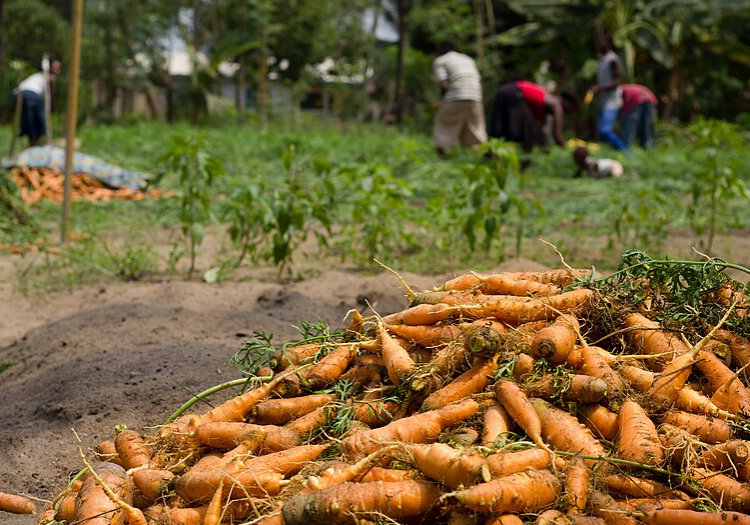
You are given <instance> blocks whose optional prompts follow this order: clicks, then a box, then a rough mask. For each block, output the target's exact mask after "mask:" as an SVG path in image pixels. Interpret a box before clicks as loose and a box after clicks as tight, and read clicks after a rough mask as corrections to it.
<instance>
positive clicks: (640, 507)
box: [618, 496, 695, 514]
mask: <svg viewBox="0 0 750 525" xmlns="http://www.w3.org/2000/svg"><path fill="white" fill-rule="evenodd" d="M618 503H620V504H621V505H624V506H626V507H627V508H628V509H631V510H633V511H638V512H639V513H643V512H647V511H648V510H654V509H657V508H659V509H683V510H693V509H694V508H695V507H694V505H693V501H692V500H684V499H669V498H662V497H660V496H657V497H655V498H628V499H626V500H619V501H618ZM634 514H635V513H634Z"/></svg>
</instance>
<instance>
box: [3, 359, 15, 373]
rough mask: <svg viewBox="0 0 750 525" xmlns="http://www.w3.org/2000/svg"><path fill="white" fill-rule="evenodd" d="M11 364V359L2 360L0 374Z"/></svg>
mask: <svg viewBox="0 0 750 525" xmlns="http://www.w3.org/2000/svg"><path fill="white" fill-rule="evenodd" d="M11 366H13V362H12V361H3V362H2V363H0V374H2V373H3V372H5V371H6V370H7V369H9V368H10V367H11Z"/></svg>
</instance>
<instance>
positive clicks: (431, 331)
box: [386, 324, 463, 347]
mask: <svg viewBox="0 0 750 525" xmlns="http://www.w3.org/2000/svg"><path fill="white" fill-rule="evenodd" d="M386 328H388V331H389V332H390V333H392V334H393V335H397V336H399V337H403V338H404V339H406V340H408V341H411V342H413V343H416V344H418V345H421V346H426V347H433V346H440V345H443V344H445V343H448V342H450V341H453V340H454V339H456V338H458V336H459V334H460V333H461V331H462V329H463V325H460V324H444V325H406V324H391V325H388V326H387V327H386Z"/></svg>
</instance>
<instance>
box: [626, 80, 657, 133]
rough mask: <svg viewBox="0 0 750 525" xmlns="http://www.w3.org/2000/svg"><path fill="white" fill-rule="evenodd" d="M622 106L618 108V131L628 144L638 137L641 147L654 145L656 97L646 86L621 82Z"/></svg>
mask: <svg viewBox="0 0 750 525" xmlns="http://www.w3.org/2000/svg"><path fill="white" fill-rule="evenodd" d="M621 88H622V108H621V109H620V117H619V118H620V132H621V134H622V138H623V140H625V142H626V143H627V144H628V145H630V144H632V143H633V141H634V140H636V139H638V144H640V146H641V147H642V148H651V147H653V146H654V142H655V133H654V122H655V121H656V105H657V104H658V102H657V99H656V97H655V96H654V94H653V93H652V92H651V90H650V89H648V88H647V87H646V86H641V85H640V84H623V85H622V86H621Z"/></svg>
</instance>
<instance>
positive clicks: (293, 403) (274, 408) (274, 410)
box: [250, 394, 338, 425]
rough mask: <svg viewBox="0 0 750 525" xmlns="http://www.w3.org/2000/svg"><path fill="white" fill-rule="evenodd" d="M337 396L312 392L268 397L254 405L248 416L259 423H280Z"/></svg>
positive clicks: (301, 414)
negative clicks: (275, 397) (274, 397)
mask: <svg viewBox="0 0 750 525" xmlns="http://www.w3.org/2000/svg"><path fill="white" fill-rule="evenodd" d="M337 398H338V395H336V394H312V395H309V396H303V397H291V398H281V399H269V400H268V401H262V402H260V403H258V404H257V405H255V407H253V409H252V410H251V411H250V418H252V420H253V421H254V422H255V423H257V424H259V425H281V424H284V423H286V422H288V421H291V420H292V419H295V418H298V417H300V416H304V415H305V414H309V413H310V412H312V411H313V410H315V409H316V408H318V407H321V406H323V405H325V404H326V403H329V402H331V401H333V400H334V399H337Z"/></svg>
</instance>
